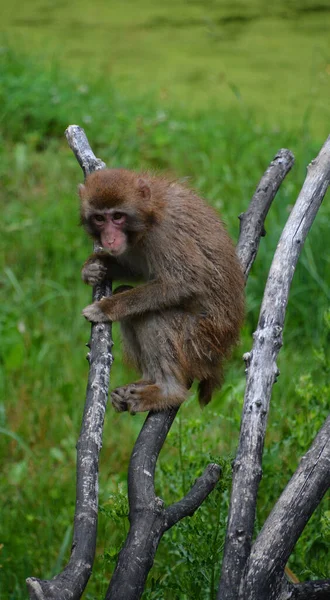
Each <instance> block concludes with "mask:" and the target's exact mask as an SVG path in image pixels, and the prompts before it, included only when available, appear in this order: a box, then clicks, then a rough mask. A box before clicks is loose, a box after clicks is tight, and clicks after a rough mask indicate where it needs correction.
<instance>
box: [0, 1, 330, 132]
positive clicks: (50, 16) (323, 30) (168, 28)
mask: <svg viewBox="0 0 330 600" xmlns="http://www.w3.org/2000/svg"><path fill="white" fill-rule="evenodd" d="M0 6H1V8H2V11H1V16H2V20H1V25H2V31H3V32H4V35H5V40H9V41H10V43H11V45H12V46H15V48H18V49H20V50H23V51H25V52H27V53H31V52H33V53H34V55H37V56H39V57H43V59H44V60H46V61H47V60H49V59H51V60H52V59H53V58H54V57H56V59H57V60H60V62H61V63H62V64H63V65H65V68H68V69H73V70H74V71H75V72H80V73H88V74H93V75H94V74H96V76H97V77H98V78H99V79H100V81H101V82H102V87H104V88H107V81H109V80H110V79H111V80H112V81H113V82H115V84H116V86H119V87H120V89H121V90H122V91H123V92H124V93H128V94H130V95H131V94H132V90H134V92H138V93H139V94H141V93H144V92H145V90H148V91H150V90H152V91H153V93H154V94H155V96H156V97H157V98H159V99H160V101H161V102H162V103H163V104H164V105H165V106H166V107H169V106H172V105H173V103H176V104H181V106H182V107H183V108H184V111H185V112H187V111H188V112H194V111H196V110H198V109H203V110H205V109H207V110H210V109H211V110H212V109H213V110H214V109H216V108H219V107H226V108H228V107H229V108H231V107H232V106H233V105H235V104H241V103H244V104H245V105H246V106H248V107H250V108H251V107H253V109H254V110H255V111H256V112H257V113H258V115H260V118H261V120H264V119H267V122H268V123H269V124H271V125H274V124H277V125H278V126H280V127H283V125H285V126H286V127H291V126H292V124H294V126H295V127H298V126H301V124H302V123H303V122H304V120H305V119H306V116H309V118H310V120H311V128H312V131H313V132H314V133H317V134H318V135H321V136H322V137H324V136H326V135H327V134H328V130H329V119H330V110H329V102H328V98H329V95H330V67H329V65H330V53H329V39H328V37H329V27H330V11H329V4H328V2H327V0H318V1H317V2H315V0H290V1H288V0H279V1H278V2H276V3H269V1H268V0H249V1H248V2H246V1H244V2H243V1H242V0H236V1H235V0H234V1H233V2H224V1H223V0H203V1H200V0H190V1H189V2H187V1H186V0H167V2H154V1H151V0H125V1H122V2H102V1H95V2H89V1H88V0H81V1H80V2H79V4H77V3H76V2H69V3H66V2H52V3H49V2H48V1H47V0H38V2H36V1H35V0H29V2H26V3H24V4H22V3H21V2H20V3H18V2H17V0H16V1H15V0H13V1H12V2H11V3H10V4H8V3H7V2H6V1H5V0H0ZM82 78H83V80H84V81H85V79H86V75H85V74H84V75H83V76H82ZM87 79H88V80H89V79H90V76H88V77H87ZM103 97H105V94H103ZM91 116H92V118H94V115H91Z"/></svg>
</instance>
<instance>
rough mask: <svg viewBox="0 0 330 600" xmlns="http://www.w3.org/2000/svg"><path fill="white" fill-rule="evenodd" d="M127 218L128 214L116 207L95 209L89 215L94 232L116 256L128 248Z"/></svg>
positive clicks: (103, 244) (104, 246)
mask: <svg viewBox="0 0 330 600" xmlns="http://www.w3.org/2000/svg"><path fill="white" fill-rule="evenodd" d="M126 220H127V216H126V214H125V213H123V212H119V211H118V210H116V209H108V210H103V211H95V212H93V213H92V214H91V215H90V217H89V223H90V226H91V228H92V230H93V232H94V234H96V237H97V238H99V239H100V241H101V244H102V246H103V248H105V249H106V250H108V251H109V252H110V254H112V255H114V256H119V255H120V254H123V253H124V252H125V250H126V249H127V235H126V231H125V225H126Z"/></svg>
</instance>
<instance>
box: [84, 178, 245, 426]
mask: <svg viewBox="0 0 330 600" xmlns="http://www.w3.org/2000/svg"><path fill="white" fill-rule="evenodd" d="M79 195H80V199H81V222H82V224H83V226H84V227H85V229H86V230H87V232H88V233H89V234H90V236H91V237H92V238H93V239H94V240H95V241H97V242H98V243H99V244H100V246H102V248H103V250H102V251H100V252H97V253H95V254H92V256H91V257H90V258H89V259H88V260H87V261H86V263H85V264H84V266H83V269H82V278H83V280H84V281H85V282H86V283H88V284H90V285H95V284H96V283H99V282H101V281H102V280H103V279H105V278H109V279H114V280H119V281H123V282H142V283H140V285H137V286H136V287H132V286H127V285H125V286H120V287H119V288H118V289H117V290H116V291H115V293H114V295H113V296H112V297H110V298H102V300H100V301H99V302H94V303H93V304H91V305H90V306H87V307H86V308H85V309H84V311H83V315H84V316H85V317H86V318H87V319H88V320H89V321H92V322H94V323H95V322H96V323H97V322H104V321H119V322H120V325H121V332H122V338H123V344H124V350H125V354H126V357H127V359H128V361H129V362H130V363H131V364H133V365H134V366H135V367H136V369H137V370H138V371H139V372H140V373H141V375H142V379H141V380H140V381H137V382H136V383H131V384H128V385H125V386H123V387H119V388H117V389H115V390H114V391H113V392H112V394H111V400H112V404H113V406H114V407H115V409H116V410H118V411H124V410H128V411H129V412H130V413H132V414H135V413H136V412H140V411H146V410H161V409H164V408H167V407H172V406H178V405H180V404H181V403H182V402H183V401H184V400H185V398H186V396H187V393H188V390H189V388H190V386H191V385H192V383H193V381H194V380H195V379H197V380H198V381H199V387H198V393H199V402H200V404H201V405H202V406H203V405H205V404H207V403H208V402H209V401H210V399H211V396H212V392H213V390H214V389H215V388H216V387H217V386H219V385H220V384H221V379H222V363H223V361H224V359H225V358H226V357H227V356H228V354H229V351H230V349H231V348H232V346H233V345H234V344H235V343H236V342H237V340H238V336H239V329H240V326H241V324H242V320H243V314H244V293H243V290H244V278H243V274H242V271H241V268H240V264H239V262H238V259H237V257H236V254H235V249H234V246H233V244H232V242H231V240H230V238H229V236H228V234H227V233H226V230H225V228H224V226H223V224H222V222H221V221H220V219H219V217H218V216H217V214H216V212H215V211H214V210H213V209H212V208H211V207H209V206H207V204H205V203H204V201H203V200H202V199H201V198H199V197H198V196H197V195H196V194H195V192H193V191H192V190H190V189H188V188H187V187H186V186H184V185H181V184H179V183H177V182H175V181H170V180H167V179H165V178H164V177H156V176H154V175H150V174H145V173H143V174H141V175H139V174H137V173H135V172H132V171H128V170H125V169H107V170H100V171H95V172H94V173H92V174H91V175H89V176H88V177H87V179H86V182H85V185H80V186H79Z"/></svg>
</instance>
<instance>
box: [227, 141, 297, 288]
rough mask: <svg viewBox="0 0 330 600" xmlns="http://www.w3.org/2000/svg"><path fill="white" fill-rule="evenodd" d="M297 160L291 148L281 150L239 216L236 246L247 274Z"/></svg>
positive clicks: (246, 274)
mask: <svg viewBox="0 0 330 600" xmlns="http://www.w3.org/2000/svg"><path fill="white" fill-rule="evenodd" d="M293 164H294V156H293V154H292V152H290V150H285V149H283V148H282V150H279V151H278V153H277V154H276V156H275V157H274V159H273V160H272V162H271V163H270V165H269V167H268V169H267V170H266V171H265V173H264V175H263V176H262V178H261V179H260V182H259V184H258V186H257V189H256V191H255V193H254V195H253V198H252V200H251V202H250V204H249V208H248V209H247V211H246V212H245V213H242V214H241V215H240V216H239V219H240V236H239V240H238V244H237V248H236V252H237V256H238V258H239V259H240V263H241V265H242V268H243V271H244V274H245V277H246V278H247V277H248V275H249V272H250V269H251V267H252V265H253V262H254V260H255V257H256V255H257V252H258V248H259V242H260V238H261V237H262V236H264V235H265V229H264V222H265V219H266V216H267V214H268V211H269V209H270V207H271V204H272V202H273V200H274V198H275V196H276V193H277V191H278V189H279V187H280V185H281V183H282V181H283V179H284V178H285V176H286V175H287V173H288V172H289V171H290V169H292V167H293Z"/></svg>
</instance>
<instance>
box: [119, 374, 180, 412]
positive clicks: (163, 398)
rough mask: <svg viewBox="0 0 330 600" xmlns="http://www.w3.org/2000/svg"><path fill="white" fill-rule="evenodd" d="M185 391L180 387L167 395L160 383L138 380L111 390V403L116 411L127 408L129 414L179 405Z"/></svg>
mask: <svg viewBox="0 0 330 600" xmlns="http://www.w3.org/2000/svg"><path fill="white" fill-rule="evenodd" d="M177 392H178V390H177ZM186 392H187V390H183V389H182V388H181V389H180V393H176V394H175V395H174V396H171V397H169V396H168V395H167V394H165V393H164V389H162V387H161V386H160V385H157V384H156V383H153V382H151V381H138V382H136V383H130V384H128V385H124V386H123V387H119V388H116V389H115V390H113V392H112V393H111V403H112V405H113V407H114V408H115V410H117V411H118V412H123V411H125V410H128V412H130V413H131V415H135V414H136V413H137V412H144V411H147V410H162V409H164V408H168V407H170V406H179V405H180V404H181V403H182V402H183V401H184V399H185V397H186Z"/></svg>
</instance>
